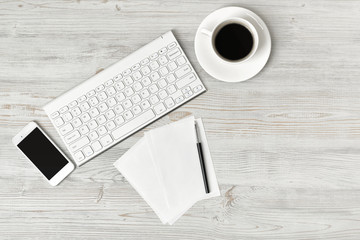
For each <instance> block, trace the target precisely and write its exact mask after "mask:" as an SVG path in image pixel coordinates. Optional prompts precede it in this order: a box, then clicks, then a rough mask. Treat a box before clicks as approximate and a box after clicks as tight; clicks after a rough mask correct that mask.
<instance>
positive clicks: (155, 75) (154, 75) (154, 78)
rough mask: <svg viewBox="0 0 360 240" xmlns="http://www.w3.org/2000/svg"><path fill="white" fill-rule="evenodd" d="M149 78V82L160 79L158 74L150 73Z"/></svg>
mask: <svg viewBox="0 0 360 240" xmlns="http://www.w3.org/2000/svg"><path fill="white" fill-rule="evenodd" d="M150 78H151V80H153V81H156V80H158V79H160V75H159V73H158V72H152V73H151V74H150Z"/></svg>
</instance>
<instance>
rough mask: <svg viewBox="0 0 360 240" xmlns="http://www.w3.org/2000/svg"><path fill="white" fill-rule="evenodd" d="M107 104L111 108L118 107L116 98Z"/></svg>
mask: <svg viewBox="0 0 360 240" xmlns="http://www.w3.org/2000/svg"><path fill="white" fill-rule="evenodd" d="M107 104H108V105H109V107H113V106H115V105H116V100H115V98H110V99H109V100H107Z"/></svg>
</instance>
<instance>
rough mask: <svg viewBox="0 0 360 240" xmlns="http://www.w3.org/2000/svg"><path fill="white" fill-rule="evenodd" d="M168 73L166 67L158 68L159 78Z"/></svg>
mask: <svg viewBox="0 0 360 240" xmlns="http://www.w3.org/2000/svg"><path fill="white" fill-rule="evenodd" d="M168 73H169V70H168V69H167V68H166V67H163V68H160V74H161V76H165V75H166V74H168Z"/></svg>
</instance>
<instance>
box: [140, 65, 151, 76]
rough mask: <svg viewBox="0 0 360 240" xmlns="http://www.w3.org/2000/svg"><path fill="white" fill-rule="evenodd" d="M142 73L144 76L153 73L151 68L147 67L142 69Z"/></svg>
mask: <svg viewBox="0 0 360 240" xmlns="http://www.w3.org/2000/svg"><path fill="white" fill-rule="evenodd" d="M141 72H142V74H144V75H148V74H149V73H150V72H151V70H150V68H149V67H148V66H145V67H143V68H142V69H141Z"/></svg>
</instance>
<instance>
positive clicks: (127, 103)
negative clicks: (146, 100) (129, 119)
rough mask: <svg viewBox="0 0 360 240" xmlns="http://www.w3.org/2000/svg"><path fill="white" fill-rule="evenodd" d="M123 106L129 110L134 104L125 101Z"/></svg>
mask: <svg viewBox="0 0 360 240" xmlns="http://www.w3.org/2000/svg"><path fill="white" fill-rule="evenodd" d="M123 105H124V107H125V108H126V109H128V108H130V107H131V106H132V105H133V104H132V102H131V101H130V100H129V99H127V100H125V101H124V102H123Z"/></svg>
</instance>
